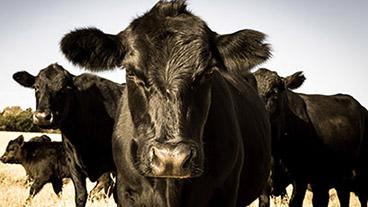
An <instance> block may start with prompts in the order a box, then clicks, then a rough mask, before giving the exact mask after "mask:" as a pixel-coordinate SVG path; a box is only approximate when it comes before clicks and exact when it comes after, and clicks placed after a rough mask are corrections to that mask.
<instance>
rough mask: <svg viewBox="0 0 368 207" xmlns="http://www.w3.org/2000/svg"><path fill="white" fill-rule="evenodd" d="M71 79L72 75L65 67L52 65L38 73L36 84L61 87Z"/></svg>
mask: <svg viewBox="0 0 368 207" xmlns="http://www.w3.org/2000/svg"><path fill="white" fill-rule="evenodd" d="M70 79H71V76H70V74H68V73H67V72H66V71H65V69H63V68H61V67H55V66H53V65H50V66H48V67H47V68H45V69H42V70H41V71H40V72H39V73H38V75H37V78H36V84H39V85H48V86H49V87H51V88H61V87H62V86H64V85H66V84H67V83H68V82H69V81H70Z"/></svg>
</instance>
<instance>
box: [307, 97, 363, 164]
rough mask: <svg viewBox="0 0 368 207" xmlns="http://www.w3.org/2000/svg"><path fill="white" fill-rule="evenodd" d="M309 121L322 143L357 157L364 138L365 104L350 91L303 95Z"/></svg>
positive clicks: (343, 154) (345, 154)
mask: <svg viewBox="0 0 368 207" xmlns="http://www.w3.org/2000/svg"><path fill="white" fill-rule="evenodd" d="M300 97H301V98H302V99H303V100H304V102H305V106H306V111H307V114H308V117H309V119H310V123H311V124H312V125H313V128H314V129H315V131H316V134H317V136H318V137H319V138H320V139H321V141H322V142H323V144H325V145H326V146H328V147H329V148H330V149H333V150H334V151H335V152H336V153H338V154H339V155H341V156H342V157H344V158H349V159H351V160H354V159H357V156H358V152H359V148H360V144H361V142H362V138H363V136H362V135H363V131H364V124H363V122H364V119H363V114H364V111H362V109H363V108H362V106H361V105H360V104H359V103H358V102H357V101H356V100H355V99H354V98H352V97H351V96H349V95H343V94H338V95H332V96H324V95H304V94H300Z"/></svg>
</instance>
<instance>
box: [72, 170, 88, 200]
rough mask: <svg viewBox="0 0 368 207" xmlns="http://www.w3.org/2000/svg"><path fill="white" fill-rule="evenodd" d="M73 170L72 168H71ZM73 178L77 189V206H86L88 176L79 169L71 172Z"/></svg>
mask: <svg viewBox="0 0 368 207" xmlns="http://www.w3.org/2000/svg"><path fill="white" fill-rule="evenodd" d="M71 171H72V170H71ZM71 178H72V181H73V184H74V190H75V206H76V207H84V206H85V205H86V202H87V195H88V193H87V187H86V177H85V176H83V174H82V173H79V172H78V171H76V170H75V171H74V172H73V171H72V172H71Z"/></svg>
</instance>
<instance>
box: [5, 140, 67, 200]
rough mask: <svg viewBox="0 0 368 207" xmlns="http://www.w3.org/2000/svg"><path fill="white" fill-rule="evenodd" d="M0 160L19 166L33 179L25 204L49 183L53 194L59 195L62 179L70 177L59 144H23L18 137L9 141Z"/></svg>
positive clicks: (63, 152) (62, 149) (61, 146)
mask: <svg viewBox="0 0 368 207" xmlns="http://www.w3.org/2000/svg"><path fill="white" fill-rule="evenodd" d="M0 160H1V161H2V162H3V163H10V164H21V165H22V166H23V167H24V169H25V170H26V173H27V175H29V176H30V177H31V178H32V179H33V181H34V182H33V183H32V185H31V189H30V192H29V197H28V198H27V202H30V201H31V199H32V198H33V197H34V196H35V195H36V194H37V193H38V192H39V191H40V190H41V189H42V187H43V186H44V185H45V184H46V183H49V182H50V183H51V184H52V187H53V189H54V192H55V193H56V194H57V195H60V193H61V190H62V187H63V178H69V177H70V173H69V168H68V166H67V165H66V158H65V151H64V148H63V145H62V143H61V142H34V141H33V142H24V138H23V136H22V135H20V136H19V137H18V138H16V139H14V140H11V141H9V143H8V146H7V147H6V151H5V153H4V155H3V156H2V157H1V158H0Z"/></svg>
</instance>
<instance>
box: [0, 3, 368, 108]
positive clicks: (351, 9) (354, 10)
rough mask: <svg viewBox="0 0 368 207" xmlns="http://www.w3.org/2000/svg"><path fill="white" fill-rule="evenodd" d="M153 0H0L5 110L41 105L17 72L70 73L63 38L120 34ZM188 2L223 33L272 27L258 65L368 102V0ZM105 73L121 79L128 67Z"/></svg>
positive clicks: (0, 92)
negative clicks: (266, 53) (85, 31)
mask: <svg viewBox="0 0 368 207" xmlns="http://www.w3.org/2000/svg"><path fill="white" fill-rule="evenodd" d="M155 2H156V1H154V0H103V1H102V0H80V1H78V0H73V1H72V0H63V1H59V0H57V1H56V0H55V1H51V0H32V1H30V0H0V74H1V75H0V110H2V109H3V108H4V107H5V106H13V105H19V106H21V107H22V108H28V107H32V108H33V109H34V108H35V98H34V91H33V90H31V89H26V88H23V87H21V86H20V85H18V84H17V83H16V82H15V81H13V79H12V74H13V73H15V72H17V71H20V70H27V71H28V72H30V73H32V74H33V75H36V74H37V73H38V71H39V70H40V69H42V68H45V67H46V66H48V65H49V64H51V63H55V62H58V63H59V64H61V65H63V66H64V68H66V69H67V70H69V71H70V72H71V73H73V74H75V75H78V74H81V73H83V72H85V71H84V70H82V69H80V68H76V67H74V66H72V65H71V64H70V63H69V62H68V61H67V60H66V59H65V58H64V56H63V55H62V53H61V52H60V49H59V41H60V40H61V38H62V37H63V35H64V34H66V33H68V32H69V31H71V30H73V29H74V28H77V27H87V26H94V27H97V28H99V29H101V30H102V31H104V32H106V33H112V34H116V33H118V32H119V31H121V30H123V29H124V28H125V27H126V26H127V25H128V24H129V22H130V21H131V20H132V19H134V17H137V16H138V15H141V14H143V13H144V12H145V11H147V10H149V9H150V8H151V7H152V6H153V5H154V4H155ZM188 4H189V6H188V7H189V9H190V10H191V11H192V12H193V13H194V14H196V15H198V16H200V17H201V18H202V19H204V20H205V21H206V22H207V24H208V25H209V26H210V28H211V29H212V30H214V31H216V32H217V33H220V34H226V33H232V32H235V31H237V30H241V29H246V28H248V29H254V30H258V31H261V32H263V33H266V34H267V35H268V39H267V41H268V42H269V43H270V44H271V45H272V48H273V57H272V58H271V59H270V60H269V61H268V62H266V63H265V64H263V65H261V66H259V67H266V68H269V69H272V70H276V71H277V72H278V73H279V74H280V75H282V76H287V75H289V74H292V73H294V72H296V71H299V70H302V71H304V74H305V76H306V78H307V80H306V81H305V83H304V85H303V86H302V87H301V88H300V89H298V90H297V91H299V92H303V93H318V94H335V93H347V94H350V95H352V96H353V97H355V98H356V99H357V100H358V101H359V102H360V103H361V104H362V105H364V106H365V107H368V93H367V92H366V90H367V89H368V81H367V79H368V63H367V61H368V53H367V49H368V12H367V11H368V1H367V0H351V1H347V0H303V1H298V0H279V1H275V0H226V1H225V0H221V1H220V0H189V1H188ZM99 75H101V76H103V77H106V78H108V79H111V80H113V81H116V82H123V81H124V72H123V71H122V70H115V71H112V72H105V73H99Z"/></svg>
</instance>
